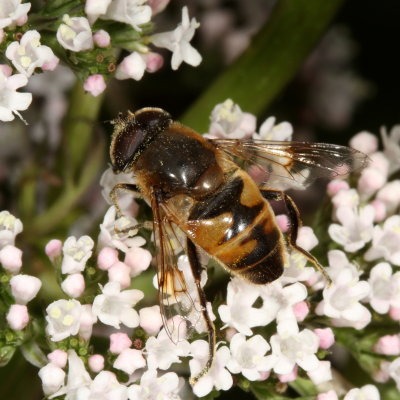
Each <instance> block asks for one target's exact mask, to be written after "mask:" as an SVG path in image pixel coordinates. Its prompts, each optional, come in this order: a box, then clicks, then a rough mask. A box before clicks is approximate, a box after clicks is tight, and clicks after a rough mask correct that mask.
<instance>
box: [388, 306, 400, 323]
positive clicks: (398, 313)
mask: <svg viewBox="0 0 400 400" xmlns="http://www.w3.org/2000/svg"><path fill="white" fill-rule="evenodd" d="M389 316H390V318H392V320H394V321H400V307H390V310H389Z"/></svg>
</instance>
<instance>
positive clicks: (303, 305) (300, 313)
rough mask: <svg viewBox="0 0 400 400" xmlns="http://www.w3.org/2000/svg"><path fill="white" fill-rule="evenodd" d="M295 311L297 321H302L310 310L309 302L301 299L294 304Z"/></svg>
mask: <svg viewBox="0 0 400 400" xmlns="http://www.w3.org/2000/svg"><path fill="white" fill-rule="evenodd" d="M293 312H294V315H295V317H296V319H297V321H298V322H302V321H304V319H305V318H306V316H307V315H308V313H309V312H310V308H309V307H308V304H307V302H305V301H300V302H299V303H297V304H295V305H294V306H293Z"/></svg>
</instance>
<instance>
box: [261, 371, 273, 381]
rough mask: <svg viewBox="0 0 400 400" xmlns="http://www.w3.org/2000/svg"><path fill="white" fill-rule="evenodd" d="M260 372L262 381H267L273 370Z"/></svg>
mask: <svg viewBox="0 0 400 400" xmlns="http://www.w3.org/2000/svg"><path fill="white" fill-rule="evenodd" d="M258 373H259V377H260V378H259V381H260V382H262V381H266V380H267V379H268V378H269V376H270V375H271V371H259V372H258Z"/></svg>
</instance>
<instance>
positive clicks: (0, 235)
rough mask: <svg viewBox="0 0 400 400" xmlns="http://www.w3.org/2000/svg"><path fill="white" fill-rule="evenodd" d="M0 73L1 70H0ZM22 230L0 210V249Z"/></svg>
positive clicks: (19, 223) (16, 220) (19, 221)
mask: <svg viewBox="0 0 400 400" xmlns="http://www.w3.org/2000/svg"><path fill="white" fill-rule="evenodd" d="M0 74H1V72H0ZM0 93H1V90H0ZM21 232H22V222H21V220H20V219H18V218H15V217H14V215H12V214H10V213H9V212H8V211H1V212H0V249H2V248H3V247H4V246H6V245H12V246H13V245H14V243H15V237H16V236H17V235H18V234H19V233H21Z"/></svg>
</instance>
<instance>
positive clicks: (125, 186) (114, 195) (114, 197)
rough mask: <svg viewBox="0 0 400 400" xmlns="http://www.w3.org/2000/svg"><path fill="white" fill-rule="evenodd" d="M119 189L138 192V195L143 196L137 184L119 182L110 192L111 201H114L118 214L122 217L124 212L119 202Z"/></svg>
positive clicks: (133, 192)
mask: <svg viewBox="0 0 400 400" xmlns="http://www.w3.org/2000/svg"><path fill="white" fill-rule="evenodd" d="M119 190H123V191H125V192H129V193H132V194H136V195H137V196H141V194H140V191H139V188H138V186H137V185H134V184H131V183H117V184H116V185H115V186H114V187H113V188H112V189H111V192H110V198H111V201H112V202H113V204H114V206H115V208H116V210H117V215H118V217H122V216H123V213H122V211H121V207H120V206H119V204H118V195H117V192H118V191H119Z"/></svg>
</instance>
